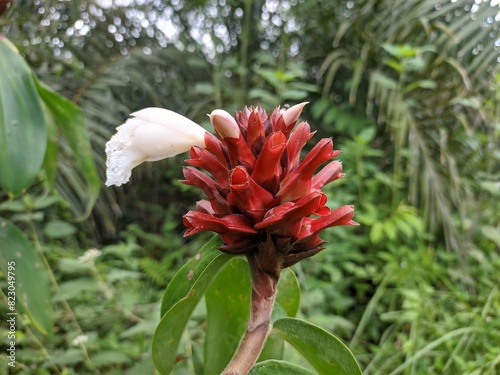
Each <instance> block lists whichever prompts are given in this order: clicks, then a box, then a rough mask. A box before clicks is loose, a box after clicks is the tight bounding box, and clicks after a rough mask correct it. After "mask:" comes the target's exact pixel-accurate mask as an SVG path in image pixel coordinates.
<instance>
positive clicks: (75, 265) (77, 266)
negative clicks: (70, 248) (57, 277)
mask: <svg viewBox="0 0 500 375" xmlns="http://www.w3.org/2000/svg"><path fill="white" fill-rule="evenodd" d="M58 268H59V271H61V272H62V273H65V274H70V275H74V274H82V273H90V272H91V271H92V266H91V265H90V264H89V263H86V262H80V261H79V260H77V259H71V258H62V259H59V267H58Z"/></svg>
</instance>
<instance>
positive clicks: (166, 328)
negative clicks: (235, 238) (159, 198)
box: [152, 237, 232, 374]
mask: <svg viewBox="0 0 500 375" xmlns="http://www.w3.org/2000/svg"><path fill="white" fill-rule="evenodd" d="M220 245H221V242H220V240H219V238H218V237H214V238H213V239H212V240H210V241H209V242H208V243H207V244H206V245H205V246H204V247H203V248H202V249H201V251H200V252H199V253H198V254H197V255H196V256H195V257H194V258H193V259H191V260H190V261H189V262H188V263H186V264H185V265H184V266H183V267H182V268H181V269H180V270H179V271H178V272H177V273H176V274H175V276H174V278H173V279H172V281H171V282H170V284H169V285H168V287H167V290H166V291H165V295H164V297H163V301H162V308H161V313H162V319H161V321H160V323H159V324H158V327H157V329H156V332H155V335H154V337H153V344H152V346H153V347H152V351H153V361H154V363H155V366H156V368H157V369H158V371H160V372H161V373H162V374H168V373H170V372H171V371H172V369H173V367H174V365H175V362H176V355H177V347H178V345H179V341H180V339H181V336H182V332H183V331H184V328H185V326H186V323H187V322H188V320H189V317H190V316H191V314H192V312H193V310H194V308H195V307H196V305H197V304H198V302H199V301H200V299H201V297H202V296H203V294H205V291H206V290H207V288H208V286H209V285H210V283H211V281H212V279H213V278H214V277H215V276H216V275H217V273H218V272H219V271H220V269H221V268H222V267H223V266H224V264H225V263H226V262H227V261H228V260H229V259H231V257H232V256H230V255H227V254H224V253H222V252H220V251H219V250H217V248H218V247H219V246H220Z"/></svg>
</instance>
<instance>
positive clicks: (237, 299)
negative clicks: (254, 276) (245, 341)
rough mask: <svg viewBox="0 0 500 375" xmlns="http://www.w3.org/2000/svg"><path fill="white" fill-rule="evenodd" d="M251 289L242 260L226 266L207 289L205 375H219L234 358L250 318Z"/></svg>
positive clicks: (245, 264)
mask: <svg viewBox="0 0 500 375" xmlns="http://www.w3.org/2000/svg"><path fill="white" fill-rule="evenodd" d="M251 289H252V282H251V277H250V272H249V267H248V263H247V262H246V260H245V259H243V258H235V259H232V260H231V261H230V262H228V263H227V264H226V266H225V267H224V269H223V270H222V271H221V272H220V273H219V274H218V275H217V277H216V278H215V279H214V281H213V282H212V285H210V288H208V290H207V293H206V295H205V301H206V304H207V329H206V338H205V356H204V358H205V367H204V372H205V373H206V374H219V373H220V372H221V371H222V370H224V368H225V367H226V365H227V364H228V363H229V361H230V360H231V358H232V357H233V354H234V352H235V351H236V348H237V347H238V344H239V342H240V340H241V337H242V336H243V334H244V333H245V330H246V326H247V322H248V318H249V316H250V295H251Z"/></svg>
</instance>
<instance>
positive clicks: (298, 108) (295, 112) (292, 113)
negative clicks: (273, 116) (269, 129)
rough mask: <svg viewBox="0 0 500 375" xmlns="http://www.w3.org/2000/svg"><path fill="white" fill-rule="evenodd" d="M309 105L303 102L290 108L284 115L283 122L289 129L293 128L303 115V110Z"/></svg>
mask: <svg viewBox="0 0 500 375" xmlns="http://www.w3.org/2000/svg"><path fill="white" fill-rule="evenodd" d="M307 104H309V102H303V103H300V104H296V105H294V106H292V107H290V108H288V109H287V110H286V111H285V112H284V113H283V121H284V122H285V125H286V126H287V128H288V127H290V126H293V125H294V124H295V123H296V122H297V120H298V119H299V116H300V114H301V113H302V109H303V108H304V107H305V106H306V105H307Z"/></svg>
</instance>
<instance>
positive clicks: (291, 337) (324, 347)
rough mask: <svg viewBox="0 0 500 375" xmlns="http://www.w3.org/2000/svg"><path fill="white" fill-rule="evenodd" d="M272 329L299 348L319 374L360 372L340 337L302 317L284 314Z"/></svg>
mask: <svg viewBox="0 0 500 375" xmlns="http://www.w3.org/2000/svg"><path fill="white" fill-rule="evenodd" d="M273 330H274V331H275V332H276V333H277V334H278V335H280V336H281V337H283V338H284V339H285V340H286V341H288V343H290V344H291V345H292V346H293V347H294V348H295V349H297V350H298V351H299V352H300V353H301V354H302V355H303V356H304V357H305V358H306V359H307V360H308V361H309V362H310V363H311V365H313V366H314V368H315V369H316V370H317V371H318V372H319V373H320V374H338V375H355V374H360V375H361V369H360V368H359V365H358V364H357V362H356V359H355V358H354V356H353V354H352V353H351V351H350V350H349V349H348V348H347V346H346V345H345V344H344V343H342V341H340V340H339V339H338V338H337V337H335V336H333V335H332V334H330V333H328V332H327V331H325V330H324V329H322V328H320V327H318V326H316V325H314V324H312V323H308V322H306V321H304V320H300V319H292V318H283V319H279V320H277V321H275V322H274V324H273Z"/></svg>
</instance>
